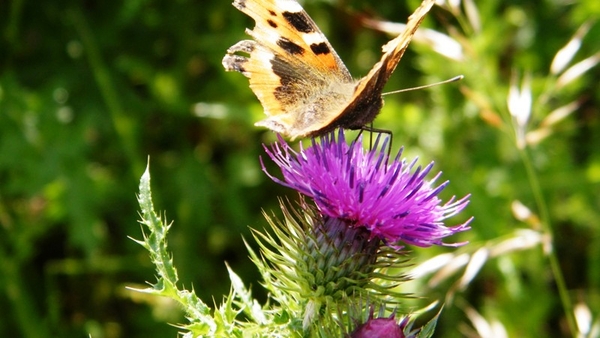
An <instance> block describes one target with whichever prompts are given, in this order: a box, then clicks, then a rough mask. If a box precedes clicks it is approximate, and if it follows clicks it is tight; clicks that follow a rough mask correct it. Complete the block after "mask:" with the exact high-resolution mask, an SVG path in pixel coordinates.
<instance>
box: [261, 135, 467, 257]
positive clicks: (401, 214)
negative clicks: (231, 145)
mask: <svg viewBox="0 0 600 338" xmlns="http://www.w3.org/2000/svg"><path fill="white" fill-rule="evenodd" d="M380 141H381V140H380V136H378V137H377V139H376V141H375V144H374V148H373V149H372V150H365V149H364V148H363V146H362V137H359V138H358V139H356V140H355V141H353V142H351V143H350V144H349V145H348V144H347V143H346V141H345V138H344V134H343V131H341V130H340V132H339V134H338V136H337V139H336V137H335V134H334V133H330V134H327V135H325V136H323V137H321V138H320V142H317V140H316V139H313V140H312V144H311V146H310V147H308V148H307V149H303V148H302V147H301V148H300V151H299V152H296V151H294V150H293V149H292V148H291V147H290V146H289V145H288V144H287V143H286V142H285V141H284V140H283V138H281V137H279V141H278V142H277V143H275V144H274V145H272V146H270V147H267V146H264V148H265V151H266V152H267V154H268V155H269V157H270V158H271V159H272V160H273V161H274V162H275V164H277V165H278V166H279V167H280V168H281V171H282V173H283V180H281V179H278V178H276V177H274V176H272V175H270V174H269V173H268V172H267V171H266V169H265V167H264V164H263V163H262V160H261V165H262V168H263V171H264V172H265V173H266V174H267V176H268V177H269V178H271V179H272V180H273V181H275V182H276V183H279V184H281V185H284V186H287V187H290V188H292V189H295V190H297V191H299V192H300V193H302V194H304V195H306V196H308V197H310V198H312V199H313V200H314V202H315V204H316V206H317V207H318V208H319V210H320V212H321V213H323V214H324V215H327V216H330V217H334V218H339V219H343V220H345V221H347V222H348V224H349V225H352V226H362V227H365V228H366V229H368V230H369V231H370V233H371V238H380V239H382V240H384V241H385V242H387V243H389V244H392V245H394V244H396V243H398V242H400V241H401V242H404V243H407V244H412V245H417V246H423V247H427V246H431V245H452V246H455V245H462V244H464V243H457V244H445V243H443V242H442V239H443V238H445V237H448V236H451V235H453V234H455V233H457V232H461V231H465V230H468V229H469V228H470V227H469V223H470V221H471V219H469V220H468V221H467V222H465V223H463V224H459V225H456V226H453V227H446V226H445V225H444V223H443V221H444V220H445V219H447V218H449V217H451V216H454V215H456V214H458V213H459V212H460V211H462V210H463V209H464V208H465V207H466V206H467V204H468V203H469V197H470V196H469V195H467V196H465V197H463V198H461V199H460V200H457V201H455V199H454V197H452V198H451V199H450V200H449V201H448V202H446V203H445V204H443V205H441V203H442V201H441V200H440V198H439V197H438V194H439V193H440V192H441V191H442V190H443V189H444V188H445V187H446V185H448V181H446V182H444V183H442V184H440V185H439V186H437V187H434V186H433V183H434V182H435V181H436V180H437V179H438V178H439V177H440V175H441V173H437V174H436V175H435V176H434V178H433V179H431V180H426V179H425V178H426V176H427V175H428V174H429V172H430V171H431V169H432V168H433V163H430V164H429V165H427V166H426V167H425V168H421V167H420V166H417V165H416V162H417V159H415V160H413V161H412V162H410V164H407V162H406V161H405V160H400V157H401V153H402V151H400V152H399V153H398V154H397V156H395V159H394V160H393V161H392V162H391V163H390V159H389V157H388V156H387V154H386V153H385V149H387V145H388V141H389V137H386V138H384V140H383V142H380ZM415 167H416V168H415Z"/></svg>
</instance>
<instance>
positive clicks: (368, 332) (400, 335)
mask: <svg viewBox="0 0 600 338" xmlns="http://www.w3.org/2000/svg"><path fill="white" fill-rule="evenodd" d="M395 317H396V314H395V313H392V315H391V316H389V317H387V318H382V317H378V318H374V316H373V308H372V307H371V311H370V314H369V319H367V321H366V322H365V323H363V324H362V325H360V326H358V327H357V328H356V330H354V332H352V334H351V335H350V337H351V338H384V337H385V338H413V337H415V334H416V333H417V332H418V330H416V331H413V332H409V333H406V332H405V331H407V330H408V331H410V328H407V325H408V321H409V317H403V318H401V319H400V322H396V318H395Z"/></svg>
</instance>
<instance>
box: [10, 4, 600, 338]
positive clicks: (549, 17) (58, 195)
mask: <svg viewBox="0 0 600 338" xmlns="http://www.w3.org/2000/svg"><path fill="white" fill-rule="evenodd" d="M304 5H305V9H306V10H307V12H308V13H309V14H310V15H311V16H312V17H313V19H315V21H316V22H317V23H318V24H319V26H320V27H321V29H322V30H323V31H324V33H325V34H326V35H327V36H328V38H329V39H330V42H331V43H332V45H333V46H334V47H335V48H336V50H337V51H338V53H339V54H340V56H341V57H342V59H343V60H345V61H346V64H347V66H348V68H349V69H350V70H351V72H352V74H354V76H355V77H357V78H358V77H360V76H362V75H364V74H366V73H367V72H368V70H369V69H370V68H371V66H372V65H373V64H374V63H375V62H376V61H377V60H378V58H379V56H380V48H381V46H382V45H383V44H384V43H385V42H386V41H387V40H389V36H387V35H385V34H383V33H379V32H375V31H373V30H371V29H368V28H365V27H364V25H363V24H362V21H361V18H364V16H365V15H367V16H371V15H372V16H374V17H377V18H383V19H386V20H390V21H396V22H403V21H405V19H406V17H407V16H408V15H409V14H410V13H411V12H412V10H413V9H414V8H416V6H417V5H418V1H414V0H411V1H408V2H404V1H399V0H380V1H373V0H370V1H367V0H363V1H359V0H352V1H341V0H340V1H333V0H332V1H306V2H305V3H304ZM599 14H600V4H599V2H598V1H597V0H583V1H578V2H562V1H550V0H547V1H527V2H524V1H502V2H500V1H479V2H476V3H472V2H470V1H469V2H465V3H462V4H457V6H456V7H452V6H449V5H448V4H446V5H445V7H444V8H440V7H435V8H434V9H433V10H432V13H430V14H429V15H428V18H427V20H426V21H425V23H424V25H425V26H427V27H429V28H434V29H436V30H438V31H439V32H441V33H444V34H450V35H451V36H452V37H453V38H454V39H455V41H457V42H458V44H459V46H460V47H461V48H460V53H459V57H456V58H453V59H452V58H448V57H445V56H443V55H440V54H439V53H436V52H435V51H434V50H433V49H432V45H431V43H426V42H425V43H423V42H420V41H416V42H414V43H413V44H412V45H411V47H410V48H409V51H408V52H407V54H406V55H405V57H404V59H403V60H402V62H401V63H400V65H399V67H398V69H397V70H396V72H395V75H394V76H393V77H392V78H391V80H390V82H389V84H388V86H387V88H386V89H387V90H394V89H402V88H407V87H411V86H418V85H423V84H426V83H432V82H435V81H439V80H442V79H446V78H449V77H452V76H455V75H458V74H464V75H465V76H466V77H465V79H464V80H463V81H461V82H460V83H457V84H451V85H445V86H440V87H434V88H431V89H427V90H421V91H415V92H408V93H403V94H397V95H393V96H389V97H386V106H385V107H384V110H383V112H382V114H381V115H380V117H379V118H378V119H377V120H376V121H375V127H377V128H383V129H389V130H392V131H393V132H394V149H398V148H400V146H402V145H404V146H405V155H406V156H407V157H409V158H412V157H414V156H419V157H420V161H421V163H423V164H426V163H428V162H430V161H432V160H433V161H435V162H436V167H435V169H437V170H441V171H443V172H444V174H443V176H442V180H446V179H448V180H450V181H451V184H450V185H449V186H448V188H446V190H445V191H444V193H443V196H444V198H449V197H450V196H452V195H457V196H459V197H460V196H464V195H466V194H468V193H471V194H472V198H471V200H472V202H471V204H470V206H469V207H468V208H467V209H466V210H465V211H464V212H463V214H462V215H461V216H459V217H456V218H455V219H452V220H450V221H449V224H456V223H459V222H461V221H464V219H466V218H467V217H469V216H470V215H473V216H475V220H474V222H473V223H472V227H473V229H472V230H471V231H469V232H467V233H464V234H461V235H460V236H457V238H453V239H452V240H453V241H459V240H468V241H470V242H471V244H469V245H468V246H466V247H464V248H461V249H458V251H457V250H456V249H449V248H430V249H425V250H423V249H420V250H417V251H416V254H415V255H414V256H415V258H414V261H415V263H420V262H423V261H425V260H427V259H428V258H429V257H433V256H435V255H438V254H442V253H454V254H455V255H458V254H459V253H461V252H470V253H472V252H473V251H475V250H476V249H478V248H486V247H488V248H489V247H492V246H493V245H494V243H498V242H499V241H502V240H503V239H507V238H512V237H511V236H514V237H515V238H516V237H518V236H516V235H515V230H516V229H530V230H532V231H536V232H539V233H544V234H547V233H546V232H544V231H543V229H544V228H543V227H540V224H539V222H538V221H537V219H538V217H539V218H541V219H542V221H543V222H547V221H548V220H550V221H551V223H550V224H551V227H552V229H553V233H554V236H555V243H554V246H553V248H554V249H555V250H556V252H557V256H558V258H559V263H560V267H561V269H562V271H563V273H564V275H565V280H566V285H567V289H568V291H569V295H570V297H571V300H572V302H573V303H580V304H583V305H584V306H583V307H584V308H587V309H588V310H589V311H590V314H591V316H592V319H593V320H595V321H596V325H600V324H598V318H599V314H600V290H599V289H600V221H599V219H600V196H599V195H600V194H599V192H600V150H599V149H600V124H599V114H598V112H599V105H600V89H599V87H598V79H599V78H600V68H598V67H593V66H594V65H595V64H596V63H598V58H600V56H599V55H600V54H598V53H599V52H600V45H599V44H598V41H600V24H598V23H597V21H595V19H597V18H598V17H599ZM582 26H583V28H581V27H582ZM246 27H249V28H251V27H253V22H252V21H251V20H250V19H249V18H248V17H246V16H245V15H244V14H242V13H241V12H238V11H237V10H236V9H235V8H234V7H233V6H231V4H230V1H228V0H222V1H217V0H210V1H209V0H200V1H191V0H178V1H155V0H129V1H125V2H103V1H60V0H59V1H45V2H32V1H23V0H16V1H3V2H0V32H1V41H0V231H1V234H0V290H1V291H2V292H0V313H1V315H0V336H2V337H49V336H57V337H84V336H88V334H91V335H92V336H93V337H95V338H98V337H158V336H167V337H174V336H176V333H177V329H176V328H174V327H173V326H171V325H169V324H168V323H184V322H185V320H184V318H183V317H182V314H181V313H180V312H179V311H178V308H177V305H175V304H172V303H169V302H168V301H166V300H163V299H156V298H152V297H147V296H143V295H141V294H137V293H135V292H131V291H128V290H127V289H126V286H133V287H140V286H143V284H144V283H145V282H146V281H150V282H153V281H154V269H153V267H152V266H151V264H150V262H149V259H148V257H147V255H146V252H145V251H144V250H143V248H142V247H140V246H139V245H137V244H135V243H134V242H133V241H131V240H130V239H129V238H128V236H130V237H134V238H140V237H141V232H140V225H139V224H138V222H137V220H138V218H139V217H138V206H137V203H136V195H135V194H136V192H137V185H138V182H139V177H140V176H141V174H142V173H143V170H144V168H145V165H146V162H147V160H148V158H149V159H150V170H151V174H152V186H153V193H154V201H155V206H156V207H157V209H158V210H164V212H165V214H166V216H167V218H168V219H169V220H173V221H174V225H173V227H172V230H171V233H170V248H171V250H172V252H173V255H174V258H175V264H176V266H177V267H178V269H179V277H180V279H181V282H182V285H183V286H184V287H186V288H188V289H191V288H192V287H193V288H194V289H195V291H196V292H197V294H198V295H199V296H200V297H201V298H202V299H203V300H204V301H205V302H206V303H208V304H212V303H213V299H214V300H215V301H216V302H217V303H218V302H220V301H221V299H222V295H223V294H226V293H227V292H228V291H229V281H228V278H227V273H226V269H225V265H224V262H225V261H227V262H228V263H229V264H230V265H231V266H232V268H233V270H235V271H236V272H237V273H238V274H240V275H241V276H242V277H243V279H244V281H245V282H246V283H248V284H251V285H252V286H253V290H254V292H255V295H256V296H257V297H258V298H259V299H263V300H264V298H265V295H264V294H261V291H260V287H259V281H258V273H257V272H256V271H255V269H254V267H253V265H252V264H250V261H249V259H248V258H247V253H246V251H245V249H244V248H243V242H242V236H245V237H246V238H249V231H248V226H252V227H256V228H263V227H264V226H265V225H266V222H265V221H264V218H263V217H262V216H261V210H263V209H264V210H267V211H269V212H270V211H275V212H277V197H278V196H285V195H288V196H292V197H293V196H294V194H293V192H291V191H289V190H288V189H283V188H281V187H279V186H277V185H276V184H274V183H273V182H272V181H270V180H269V179H268V178H267V177H266V176H265V175H264V174H263V173H261V171H260V170H261V168H260V163H259V160H258V159H259V156H262V155H263V154H264V153H263V150H262V146H261V144H262V143H270V142H273V141H274V140H275V136H274V135H273V133H272V132H270V131H266V130H262V129H259V128H256V127H254V126H253V123H254V122H256V121H257V120H259V119H261V118H262V108H261V106H260V104H259V103H258V100H257V99H256V98H255V97H254V95H253V94H252V92H251V91H250V89H249V88H248V82H247V80H246V79H245V78H244V77H243V76H242V75H240V74H237V73H225V71H224V70H223V67H222V66H221V59H222V57H223V55H224V53H225V50H226V49H227V48H228V47H229V46H231V45H233V44H234V43H235V42H237V41H239V40H240V39H244V38H246V37H247V36H246V35H244V28H246ZM578 30H579V31H580V33H581V36H582V39H581V48H580V49H579V50H578V51H577V53H576V54H574V57H573V60H567V63H568V65H567V66H565V68H567V69H568V68H569V67H570V66H573V65H575V64H576V63H577V62H579V61H582V60H584V59H586V58H588V57H590V56H592V55H594V54H595V53H596V54H595V55H596V58H595V59H594V58H591V59H590V62H591V63H590V65H591V66H590V67H588V68H589V69H584V71H583V72H581V73H580V74H575V75H577V76H575V78H574V79H572V80H571V81H569V82H568V83H566V84H564V83H561V82H560V78H561V75H564V74H565V73H566V71H564V69H563V70H559V71H550V66H551V63H552V61H553V60H554V59H555V56H556V53H557V52H558V51H559V50H560V49H561V48H562V47H563V46H565V45H566V44H567V42H569V40H570V39H571V38H572V37H573V35H574V34H575V32H576V31H578ZM444 48H449V46H445V47H444ZM446 50H447V49H446ZM565 76H566V75H565ZM563 79H564V78H563ZM522 83H525V84H526V85H525V86H524V87H523V88H525V87H528V86H529V85H527V84H530V87H531V94H532V98H533V109H532V115H531V117H530V119H529V121H528V122H527V124H526V125H525V126H524V127H523V128H522V129H524V130H525V132H527V133H528V136H530V138H529V139H528V140H529V141H530V143H528V146H527V148H526V150H525V151H524V152H521V151H519V149H518V147H517V146H516V141H515V139H516V135H519V132H518V130H519V128H520V127H519V125H518V123H516V122H515V120H514V119H512V118H511V116H510V114H509V111H508V108H507V106H508V105H507V101H508V95H509V92H510V86H511V84H512V85H513V89H514V88H516V86H517V85H518V86H520V85H521V84H522ZM521 103H522V102H521ZM570 103H573V105H574V106H573V105H572V106H569V107H574V108H572V109H570V111H569V113H570V114H565V116H562V115H560V114H559V113H560V112H559V113H556V109H557V108H560V107H564V106H565V105H568V104H570ZM553 112H554V113H555V115H552V113H553ZM557 115H558V116H559V117H562V118H560V119H557V120H556V121H555V120H552V119H549V118H548V117H549V116H554V117H557ZM540 135H542V136H543V138H540V137H539V136H540ZM536 136H537V138H536ZM523 154H527V155H526V156H523ZM524 159H525V160H524ZM528 164H530V165H531V168H533V170H534V171H535V175H534V176H531V175H528V174H527V170H526V168H527V165H528ZM267 166H268V167H269V168H270V169H271V172H273V173H274V172H276V171H275V168H273V167H272V166H271V165H269V164H267ZM532 177H534V178H535V179H534V180H532ZM439 182H441V181H439ZM532 182H533V183H532ZM536 182H538V183H539V191H540V192H541V196H542V197H543V199H544V200H545V202H540V199H537V200H536V195H535V193H534V192H535V191H536V190H535V186H536V184H537V183H536ZM532 186H533V188H532ZM516 200H518V201H520V202H521V203H522V204H523V205H524V206H526V207H528V208H529V209H530V210H531V211H532V213H533V215H532V216H531V217H528V218H526V219H525V218H523V219H520V220H519V219H518V217H515V216H514V215H513V214H514V212H511V205H514V204H513V202H514V201H516ZM544 206H545V208H546V209H547V210H548V212H549V213H548V217H547V218H546V217H545V216H544V213H543V210H544ZM549 246H550V245H549V244H548V243H546V248H548V247H549ZM543 249H544V246H543V245H542V244H536V245H532V246H530V247H526V248H524V249H523V250H516V249H515V250H509V251H508V252H505V253H503V254H502V255H499V256H497V257H491V256H490V257H489V258H488V259H486V260H485V265H483V268H482V270H481V271H479V273H478V274H477V275H476V276H475V277H474V279H473V280H472V281H470V282H469V283H468V285H466V286H465V287H464V288H462V289H460V290H458V291H456V293H455V295H454V298H453V299H452V301H451V302H450V301H449V303H448V305H447V306H446V308H445V309H444V313H443V315H442V317H441V320H440V324H439V328H438V331H437V333H436V336H439V337H454V336H456V337H460V336H465V335H467V336H484V335H483V334H482V332H483V331H482V329H480V328H478V327H477V325H476V323H475V322H474V321H473V320H472V317H471V316H469V309H475V310H476V312H477V313H479V314H481V316H482V317H484V318H486V320H487V323H488V324H489V323H501V326H503V328H504V330H505V331H506V332H507V335H508V336H510V337H517V336H518V337H544V336H546V337H561V336H567V335H568V330H567V328H566V321H565V316H564V308H563V305H562V304H561V302H560V300H559V297H558V294H557V291H556V285H555V283H554V279H555V277H554V275H553V273H552V271H551V269H550V266H549V262H548V260H547V258H546V257H545V256H544V254H543ZM459 277H460V276H458V275H454V276H450V277H448V278H445V279H444V280H443V282H441V283H440V284H439V285H437V286H435V287H434V286H432V284H428V283H427V280H424V281H423V282H422V284H421V285H422V287H416V288H415V289H414V290H412V291H414V292H415V293H416V294H417V295H418V296H420V297H422V298H421V299H418V300H413V303H409V306H412V307H413V308H416V307H418V306H422V305H423V304H427V303H428V302H430V301H432V300H434V299H438V298H440V299H443V298H444V295H445V293H446V291H447V290H448V289H450V288H452V287H453V286H455V285H456V284H455V283H456V282H457V280H458V278H459ZM417 284H418V283H417ZM597 329H598V328H597Z"/></svg>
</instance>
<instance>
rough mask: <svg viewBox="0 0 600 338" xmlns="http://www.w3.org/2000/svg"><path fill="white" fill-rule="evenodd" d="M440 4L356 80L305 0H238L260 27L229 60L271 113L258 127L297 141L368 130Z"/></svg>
mask: <svg viewBox="0 0 600 338" xmlns="http://www.w3.org/2000/svg"><path fill="white" fill-rule="evenodd" d="M434 3H435V0H423V2H422V3H421V5H420V6H419V7H418V8H417V9H416V11H415V12H414V13H413V14H412V15H411V16H410V17H409V18H408V22H407V24H406V29H405V30H404V32H402V34H400V35H399V36H398V37H396V38H395V39H393V40H391V41H389V42H388V43H387V44H385V45H384V46H383V47H382V50H383V56H382V57H381V60H380V61H379V62H377V63H376V64H375V65H374V66H373V68H372V69H371V71H369V73H368V74H367V75H366V76H365V77H363V78H362V79H360V80H354V79H353V78H352V76H351V75H350V72H349V71H348V69H347V68H346V66H345V65H344V63H343V62H342V60H341V59H340V57H339V56H338V55H337V53H336V52H335V50H334V49H333V47H331V45H330V44H329V41H327V38H325V36H324V35H323V33H321V31H320V30H319V28H318V27H317V25H316V24H315V22H314V21H313V20H312V19H311V18H310V17H309V16H308V14H306V12H305V11H304V9H303V8H302V6H300V4H299V3H298V2H296V1H295V0H234V2H233V6H234V7H236V8H237V9H239V10H240V11H242V12H243V13H245V14H247V15H248V16H250V17H251V18H252V19H254V21H255V23H256V25H255V27H254V29H253V30H249V29H246V33H247V34H248V35H250V36H251V37H252V38H253V40H242V41H240V42H238V43H236V44H235V45H233V46H231V47H230V48H229V49H228V50H227V54H226V55H225V57H224V58H223V66H224V67H225V70H227V71H237V72H240V73H242V74H243V75H244V76H246V77H247V78H248V79H249V82H250V88H251V89H252V91H253V92H254V94H255V95H256V96H257V97H258V99H259V101H260V102H261V104H262V106H263V108H264V111H265V114H266V115H267V118H266V119H264V120H262V121H259V122H257V123H256V124H255V125H256V126H263V127H267V128H269V129H271V130H273V131H275V132H277V133H280V134H283V135H284V136H287V137H289V138H291V139H292V140H293V139H296V138H299V137H307V136H319V135H323V134H325V133H327V132H329V131H331V130H334V129H335V128H346V129H365V128H366V127H365V126H366V125H368V124H370V123H371V122H372V121H373V120H374V119H375V117H376V116H377V114H379V111H380V110H381V108H382V107H383V99H382V97H381V94H382V91H383V87H384V85H385V84H386V83H387V81H388V79H389V78H390V76H391V74H392V72H393V71H394V69H396V66H397V65H398V62H399V61H400V59H401V58H402V55H403V54H404V51H405V50H406V48H407V47H408V44H409V43H410V41H411V39H412V37H413V35H414V34H415V31H416V30H417V28H418V27H419V25H420V24H421V21H423V18H424V16H425V15H426V14H427V12H429V10H430V9H431V7H432V6H433V4H434ZM240 54H243V55H240Z"/></svg>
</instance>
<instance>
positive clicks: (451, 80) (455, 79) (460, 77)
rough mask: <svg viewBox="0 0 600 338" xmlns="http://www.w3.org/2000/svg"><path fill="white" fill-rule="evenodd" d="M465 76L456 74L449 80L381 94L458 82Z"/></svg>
mask: <svg viewBox="0 0 600 338" xmlns="http://www.w3.org/2000/svg"><path fill="white" fill-rule="evenodd" d="M464 77H465V76H464V75H458V76H455V77H453V78H451V79H448V80H444V81H440V82H436V83H431V84H428V85H424V86H418V87H412V88H406V89H399V90H394V91H391V92H387V93H382V94H381V96H384V95H390V94H398V93H404V92H410V91H413V90H419V89H425V88H430V87H433V86H438V85H442V84H446V83H452V82H457V81H460V80H462V79H463V78H464Z"/></svg>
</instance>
